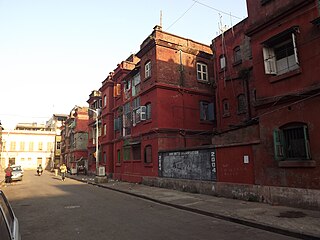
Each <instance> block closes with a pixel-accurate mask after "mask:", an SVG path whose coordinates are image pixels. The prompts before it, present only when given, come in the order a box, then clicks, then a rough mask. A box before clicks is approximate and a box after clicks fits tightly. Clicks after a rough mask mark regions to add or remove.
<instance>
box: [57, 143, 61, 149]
mask: <svg viewBox="0 0 320 240" xmlns="http://www.w3.org/2000/svg"><path fill="white" fill-rule="evenodd" d="M57 149H58V150H60V149H61V142H57Z"/></svg>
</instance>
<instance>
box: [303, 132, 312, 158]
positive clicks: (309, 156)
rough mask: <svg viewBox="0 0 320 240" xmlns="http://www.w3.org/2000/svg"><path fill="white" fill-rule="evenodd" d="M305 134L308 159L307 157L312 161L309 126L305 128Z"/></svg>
mask: <svg viewBox="0 0 320 240" xmlns="http://www.w3.org/2000/svg"><path fill="white" fill-rule="evenodd" d="M303 134H304V142H305V145H306V157H307V159H311V151H310V144H309V135H308V127H307V126H303Z"/></svg>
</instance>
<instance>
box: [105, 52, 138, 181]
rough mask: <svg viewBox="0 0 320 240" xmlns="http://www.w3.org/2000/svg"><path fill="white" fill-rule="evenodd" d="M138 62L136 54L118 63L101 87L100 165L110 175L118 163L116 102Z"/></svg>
mask: <svg viewBox="0 0 320 240" xmlns="http://www.w3.org/2000/svg"><path fill="white" fill-rule="evenodd" d="M138 62H139V58H138V57H136V56H135V55H131V56H129V57H128V58H127V59H126V60H125V61H122V62H121V63H120V64H118V66H117V68H116V69H115V70H114V71H113V72H112V73H110V74H109V76H108V77H107V78H106V79H105V80H104V81H103V82H102V87H101V88H100V92H101V99H102V108H101V137H100V139H99V142H100V151H101V158H100V165H101V166H105V170H106V174H107V175H108V176H112V175H113V173H114V168H115V164H116V163H115V161H114V102H115V99H116V97H117V96H118V95H121V83H122V82H123V81H124V78H125V77H126V76H127V75H128V74H129V73H130V72H131V74H132V73H133V72H134V71H133V70H134V69H135V68H136V64H137V63H138ZM115 83H116V85H115ZM115 176H116V177H117V176H118V175H117V174H116V175H115ZM118 177H119V176H118Z"/></svg>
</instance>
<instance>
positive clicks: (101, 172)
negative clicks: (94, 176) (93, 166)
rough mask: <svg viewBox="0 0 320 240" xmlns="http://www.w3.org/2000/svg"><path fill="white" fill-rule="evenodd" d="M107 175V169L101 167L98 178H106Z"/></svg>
mask: <svg viewBox="0 0 320 240" xmlns="http://www.w3.org/2000/svg"><path fill="white" fill-rule="evenodd" d="M105 175H106V169H105V167H99V168H98V176H99V177H103V176H105Z"/></svg>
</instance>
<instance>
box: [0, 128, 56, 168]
mask: <svg viewBox="0 0 320 240" xmlns="http://www.w3.org/2000/svg"><path fill="white" fill-rule="evenodd" d="M55 136H56V132H55V131H51V130H46V128H45V125H39V124H37V123H24V124H18V125H17V126H16V128H15V130H3V131H2V149H0V150H1V155H0V156H1V161H0V164H1V167H2V169H4V168H5V167H6V166H8V164H9V163H10V164H11V165H21V166H22V168H23V169H36V167H37V166H38V165H39V164H41V165H42V166H43V167H45V168H47V169H51V168H52V166H53V158H54V151H55V149H54V148H55Z"/></svg>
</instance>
